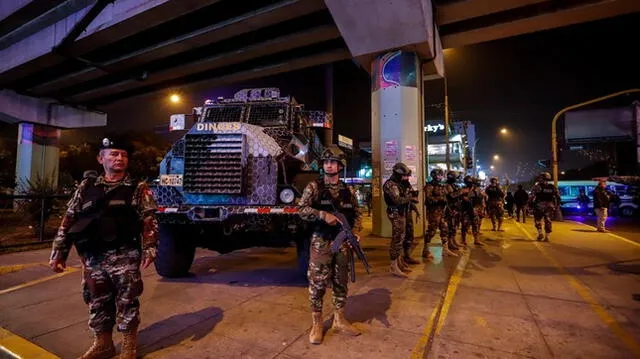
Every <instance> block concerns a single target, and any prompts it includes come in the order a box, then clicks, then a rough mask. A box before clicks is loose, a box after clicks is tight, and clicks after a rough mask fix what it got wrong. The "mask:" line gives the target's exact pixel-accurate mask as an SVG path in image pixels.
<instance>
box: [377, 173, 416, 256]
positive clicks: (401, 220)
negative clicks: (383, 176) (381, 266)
mask: <svg viewBox="0 0 640 359" xmlns="http://www.w3.org/2000/svg"><path fill="white" fill-rule="evenodd" d="M382 191H383V193H384V196H385V200H387V201H389V202H390V204H388V205H387V217H388V218H389V221H390V222H391V233H392V234H391V244H390V245H389V259H391V260H392V261H393V260H396V259H398V257H400V254H401V253H402V251H403V249H404V248H406V246H407V245H408V246H412V245H413V220H412V219H411V213H410V210H409V205H410V203H411V199H412V198H411V194H410V193H409V191H410V189H408V188H407V187H406V186H405V185H403V184H402V183H398V182H396V181H393V180H391V179H389V180H387V181H386V182H385V183H384V185H383V186H382ZM409 236H411V237H409ZM409 238H411V239H409ZM407 240H409V241H408V242H409V243H408V244H407V243H406V242H407Z"/></svg>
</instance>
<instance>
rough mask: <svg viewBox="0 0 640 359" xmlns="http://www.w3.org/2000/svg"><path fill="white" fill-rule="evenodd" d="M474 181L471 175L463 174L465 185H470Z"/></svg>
mask: <svg viewBox="0 0 640 359" xmlns="http://www.w3.org/2000/svg"><path fill="white" fill-rule="evenodd" d="M474 183H475V180H474V178H473V177H471V176H469V175H466V176H464V184H466V185H467V186H471V185H473V184H474Z"/></svg>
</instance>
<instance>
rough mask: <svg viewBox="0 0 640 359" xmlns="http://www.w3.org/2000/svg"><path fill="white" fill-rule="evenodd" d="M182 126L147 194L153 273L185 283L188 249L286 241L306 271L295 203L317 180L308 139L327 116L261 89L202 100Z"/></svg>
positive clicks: (313, 144) (315, 137) (313, 143)
mask: <svg viewBox="0 0 640 359" xmlns="http://www.w3.org/2000/svg"><path fill="white" fill-rule="evenodd" d="M191 118H192V119H193V120H194V123H193V125H192V127H191V128H190V129H185V130H184V131H185V134H184V135H183V136H182V137H181V138H180V140H179V141H177V142H176V143H175V144H174V145H173V147H172V148H171V150H170V151H169V152H168V153H167V154H166V156H165V157H164V159H163V160H162V162H161V165H160V174H159V181H158V185H157V186H155V195H156V200H157V202H158V206H159V208H158V211H157V218H158V221H159V225H160V243H159V248H158V257H157V259H156V262H155V265H156V269H157V271H158V273H159V274H160V275H162V276H165V277H179V276H184V275H186V274H187V273H188V271H189V268H190V267H191V264H192V262H193V259H194V254H195V249H196V247H204V248H209V249H211V250H214V251H217V252H220V253H226V252H230V251H233V250H237V249H242V248H248V247H253V246H288V245H289V244H290V243H292V242H295V243H296V244H297V247H298V258H299V260H298V262H299V266H300V269H301V270H302V271H306V266H307V261H308V251H309V249H308V241H309V238H308V235H306V233H305V232H306V229H307V227H308V226H307V225H306V223H304V222H303V221H302V220H301V219H300V217H299V216H298V214H297V208H296V201H297V199H298V198H299V197H300V195H301V192H302V190H303V189H304V187H305V186H306V185H307V183H308V182H309V181H311V180H314V179H316V178H318V175H319V172H318V170H319V168H318V159H319V156H320V154H321V153H322V150H323V149H324V145H323V143H321V140H320V138H321V137H322V136H319V135H320V133H319V132H318V131H322V129H324V128H328V127H330V126H331V116H330V114H327V113H325V112H321V111H304V108H303V106H302V105H300V104H298V103H297V102H296V101H295V99H294V98H293V97H281V96H280V91H279V90H278V89H276V88H262V89H246V90H242V91H239V92H238V93H236V94H235V96H234V97H233V98H230V99H223V98H218V99H217V100H207V101H206V102H205V104H204V106H202V107H198V108H194V113H193V114H192V116H191ZM174 120H175V118H174V119H172V122H173V121H174ZM177 122H180V119H178V120H177ZM172 126H176V124H175V123H172ZM177 127H178V128H180V125H179V124H178V126H177ZM187 127H188V126H187Z"/></svg>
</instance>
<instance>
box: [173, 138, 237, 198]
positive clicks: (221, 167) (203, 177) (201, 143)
mask: <svg viewBox="0 0 640 359" xmlns="http://www.w3.org/2000/svg"><path fill="white" fill-rule="evenodd" d="M243 147H244V137H243V135H242V134H217V135H211V134H206V135H187V136H186V140H185V158H184V176H183V189H184V191H185V192H188V193H202V194H242V189H243V188H242V186H243V172H242V156H243V153H244V151H243Z"/></svg>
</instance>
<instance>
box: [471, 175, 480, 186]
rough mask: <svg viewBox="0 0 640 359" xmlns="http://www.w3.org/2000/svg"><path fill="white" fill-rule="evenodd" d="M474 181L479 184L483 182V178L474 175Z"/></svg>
mask: <svg viewBox="0 0 640 359" xmlns="http://www.w3.org/2000/svg"><path fill="white" fill-rule="evenodd" d="M473 183H475V184H476V186H479V185H481V184H482V180H481V179H480V177H474V178H473Z"/></svg>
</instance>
